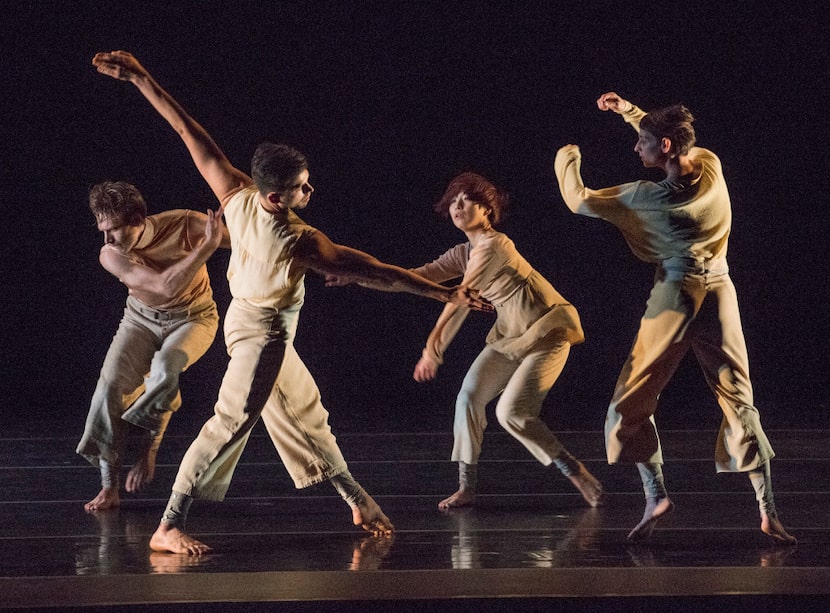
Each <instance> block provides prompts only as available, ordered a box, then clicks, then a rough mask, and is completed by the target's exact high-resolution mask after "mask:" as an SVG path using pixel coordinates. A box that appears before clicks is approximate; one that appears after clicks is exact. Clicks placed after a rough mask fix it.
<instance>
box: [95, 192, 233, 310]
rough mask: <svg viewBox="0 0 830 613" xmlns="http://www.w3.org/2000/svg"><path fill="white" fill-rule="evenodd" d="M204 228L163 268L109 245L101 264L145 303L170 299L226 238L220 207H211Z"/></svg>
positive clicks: (186, 283)
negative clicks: (140, 261)
mask: <svg viewBox="0 0 830 613" xmlns="http://www.w3.org/2000/svg"><path fill="white" fill-rule="evenodd" d="M191 215H193V213H191ZM203 228H204V230H203V236H202V237H201V238H200V240H199V242H198V243H197V244H196V246H195V247H194V249H193V250H192V251H190V252H189V253H188V254H187V255H186V256H185V257H184V258H182V259H181V260H179V261H177V262H175V263H174V264H171V265H170V266H168V267H167V268H165V269H163V270H155V269H153V268H150V267H148V266H143V265H142V264H138V263H136V262H134V261H132V260H131V259H130V258H129V257H128V256H126V255H125V254H124V253H122V252H121V251H119V250H118V249H114V248H111V247H107V246H106V245H105V246H104V247H103V248H102V249H101V254H100V256H99V260H100V262H101V266H103V267H104V268H105V269H106V270H107V271H109V272H110V273H112V274H113V275H114V276H116V277H117V278H118V279H119V280H120V281H121V282H122V283H123V284H124V285H126V286H127V287H128V288H129V290H130V292H131V293H132V294H133V295H134V296H135V297H136V298H138V299H139V300H141V301H142V302H144V303H145V304H147V305H149V306H154V305H158V304H164V303H167V302H169V301H170V300H172V299H174V298H175V297H176V296H178V295H179V294H180V293H181V292H182V290H184V288H185V287H187V285H188V284H189V283H190V282H191V281H192V280H193V277H194V275H195V274H196V272H197V271H198V270H199V268H200V267H201V266H202V265H203V264H204V263H205V262H207V260H208V258H209V257H210V256H211V255H213V252H214V251H216V249H217V248H218V247H219V246H220V245H222V243H223V242H225V241H226V240H227V231H226V230H225V224H223V223H222V208H221V207H220V208H219V209H218V210H217V211H211V210H208V212H207V216H206V217H205V221H204V225H203Z"/></svg>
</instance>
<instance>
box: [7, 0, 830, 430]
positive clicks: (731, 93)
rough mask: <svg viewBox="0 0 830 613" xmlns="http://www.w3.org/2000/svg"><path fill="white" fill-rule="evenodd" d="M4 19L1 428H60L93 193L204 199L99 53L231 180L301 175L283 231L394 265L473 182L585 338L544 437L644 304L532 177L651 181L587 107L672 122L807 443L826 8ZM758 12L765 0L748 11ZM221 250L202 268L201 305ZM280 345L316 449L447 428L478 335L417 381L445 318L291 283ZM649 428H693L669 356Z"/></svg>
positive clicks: (76, 378) (112, 324)
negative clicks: (711, 162) (290, 346)
mask: <svg viewBox="0 0 830 613" xmlns="http://www.w3.org/2000/svg"><path fill="white" fill-rule="evenodd" d="M574 4H577V3H572V2H554V1H550V2H540V3H534V2H480V3H447V6H445V4H444V3H438V2H411V3H410V2H371V3H366V2H363V3H358V2H346V1H344V2H315V3H306V2H291V3H287V2H258V3H248V2H216V3H203V2H142V3H130V2H126V3H120V2H116V3H112V2H110V3H85V2H60V3H58V2H18V3H15V5H14V7H13V8H9V7H7V8H6V9H4V15H3V25H2V26H0V28H2V32H3V39H2V45H3V48H2V50H0V51H2V58H0V62H2V64H0V68H2V75H3V85H4V87H3V89H4V92H3V94H2V96H0V100H2V102H0V104H2V107H0V108H2V109H3V113H2V117H3V121H2V132H0V134H2V135H3V138H2V142H3V145H4V146H3V148H2V149H3V153H2V156H3V160H2V173H3V175H2V176H3V180H2V188H1V189H2V192H0V197H1V198H2V210H3V216H2V221H1V222H0V223H2V225H3V234H4V237H5V240H3V241H2V269H0V279H1V280H2V289H0V291H2V296H3V298H2V303H3V307H4V308H3V311H4V321H3V323H4V325H3V326H2V327H1V328H0V329H2V338H0V360H1V362H0V363H2V369H3V376H2V377H1V378H0V381H2V383H0V424H2V425H3V427H4V428H6V430H7V431H9V429H11V430H12V431H15V432H17V431H19V432H31V433H34V434H42V435H47V434H49V433H52V432H55V431H61V432H69V433H76V434H77V435H78V436H80V433H81V430H82V428H83V421H84V417H85V415H86V411H87V406H88V402H89V398H90V396H91V394H92V391H93V388H94V386H95V380H96V378H97V374H98V369H99V368H100V364H101V362H102V360H103V357H104V354H105V352H106V350H107V347H108V344H109V341H110V339H111V337H112V335H113V333H114V331H115V329H116V326H117V323H118V320H119V318H120V315H121V312H122V310H123V303H124V298H125V296H126V292H125V290H124V288H123V286H121V285H120V284H119V283H118V282H117V281H116V280H115V279H114V278H112V277H110V276H109V275H108V274H107V273H106V272H105V271H104V270H103V269H102V268H101V267H100V266H99V264H98V262H97V253H98V249H99V246H100V244H101V237H100V235H99V234H98V232H97V230H96V228H95V224H94V220H93V218H92V215H91V214H90V213H89V210H88V208H87V203H86V193H87V190H88V188H89V186H90V185H92V184H93V183H96V182H98V181H101V180H105V179H122V180H127V181H130V182H133V183H135V184H136V185H137V186H138V187H139V189H140V190H141V191H142V192H143V193H144V195H145V197H146V199H147V202H148V205H149V207H150V209H151V212H158V211H161V210H164V209H168V208H177V207H192V208H196V209H199V210H205V209H206V208H208V207H215V206H216V204H215V202H214V199H213V197H212V195H211V193H210V191H209V190H208V188H207V186H206V184H205V183H204V182H203V181H202V179H201V177H200V176H199V175H198V173H197V172H196V170H195V169H194V167H193V166H192V163H191V161H190V158H189V156H188V154H187V152H186V149H185V148H184V146H183V144H182V143H181V141H180V140H179V138H178V137H177V136H176V135H175V134H174V133H173V132H172V130H171V129H170V128H169V126H168V125H167V124H166V123H165V122H164V121H163V120H162V119H161V118H160V117H159V116H157V114H156V113H155V111H153V110H152V108H151V107H150V105H149V104H148V103H147V102H146V101H145V100H144V98H143V97H142V96H141V95H140V94H139V93H138V91H137V90H136V89H135V87H133V86H132V85H129V84H126V83H121V82H116V81H114V80H112V79H110V78H108V77H104V76H101V75H98V74H97V73H96V72H95V70H94V69H93V67H92V66H91V63H90V60H91V58H92V56H93V55H94V54H95V52H97V51H108V50H113V49H126V50H129V51H131V52H133V53H134V54H135V55H136V56H137V57H138V58H139V60H140V61H141V62H142V63H143V64H144V65H145V66H146V67H147V68H148V69H149V70H150V72H151V73H152V74H153V75H154V76H155V77H156V78H157V80H158V81H159V82H160V83H161V84H162V85H163V86H164V87H166V89H168V91H170V92H171V93H172V94H173V96H174V97H176V98H177V99H178V100H179V102H180V103H181V104H182V105H183V106H184V107H185V108H186V109H187V110H188V111H189V112H190V113H191V114H192V115H193V116H194V117H195V118H196V119H197V120H198V121H200V122H201V123H202V124H203V125H204V126H205V127H206V128H207V130H208V131H209V132H210V133H211V134H212V135H213V137H214V138H215V140H216V141H217V142H218V143H219V145H220V146H221V147H222V148H223V150H224V151H225V153H226V154H227V155H228V157H229V158H230V159H231V161H232V162H233V163H234V164H236V165H237V166H238V167H240V168H242V169H243V170H245V171H248V167H249V159H250V155H251V152H252V151H253V149H254V147H255V146H256V144H257V143H259V142H260V141H262V140H276V141H286V142H290V143H292V144H294V145H296V146H298V147H299V148H300V149H302V150H303V151H305V152H306V153H307V154H308V155H309V157H310V159H311V181H312V183H313V184H314V186H315V188H316V193H315V195H314V197H313V198H312V201H311V204H310V206H309V208H308V209H306V211H305V212H304V213H303V214H302V216H303V218H304V219H305V220H306V221H307V222H309V223H311V224H312V225H315V226H317V227H318V228H320V229H321V230H323V231H324V232H325V233H327V234H328V235H329V236H330V237H331V238H332V239H333V240H335V241H337V242H341V243H345V244H349V245H351V246H354V247H358V248H361V249H364V250H367V251H369V252H370V253H372V254H373V255H376V256H378V257H379V258H381V259H383V260H386V261H389V262H392V263H396V264H400V265H403V266H415V265H419V264H422V263H424V262H426V261H429V260H431V259H432V258H434V257H437V256H438V255H439V254H440V253H442V252H443V251H444V250H446V249H447V248H449V247H450V246H452V245H454V244H455V243H457V242H461V241H462V240H463V238H464V237H463V236H462V235H461V234H460V233H459V232H458V231H457V230H455V229H454V228H453V227H452V226H451V225H450V224H449V223H447V222H444V221H442V220H440V219H438V218H436V216H435V215H434V214H433V213H432V212H431V205H432V203H433V202H434V201H435V200H436V199H437V198H438V197H439V196H440V195H441V192H442V190H443V187H444V186H445V185H446V183H447V181H448V180H449V179H450V178H451V177H452V176H453V175H454V174H456V173H457V172H459V171H463V170H475V171H478V172H480V173H482V174H484V175H486V176H488V177H489V178H491V179H492V180H493V181H495V182H496V183H497V184H498V185H500V186H501V187H503V188H504V189H506V190H507V191H508V192H509V193H510V194H511V202H512V209H511V211H510V215H509V217H508V218H507V220H506V221H505V222H504V224H503V226H502V228H501V229H502V230H503V231H504V232H506V233H507V234H508V235H509V236H510V237H511V238H512V239H513V240H514V241H515V242H516V244H517V246H518V248H519V250H520V251H521V252H522V253H523V254H524V255H525V257H527V259H529V260H530V261H531V263H532V264H534V266H535V267H536V268H538V269H539V270H540V271H541V272H542V273H543V274H544V275H545V276H546V277H548V278H549V279H550V280H551V281H552V282H553V283H554V285H555V286H556V287H557V288H558V289H559V290H560V291H561V292H562V293H563V294H564V295H565V296H566V297H567V298H568V299H569V300H571V301H572V302H573V303H574V304H575V305H576V306H577V308H578V309H579V310H580V313H581V315H582V318H583V324H584V326H585V330H586V333H587V336H588V340H587V342H586V343H585V344H584V345H581V346H578V347H576V348H574V350H573V352H572V354H571V359H570V361H569V363H568V365H567V367H566V369H565V372H564V373H563V375H562V377H561V378H560V380H559V382H557V384H556V385H555V387H554V389H553V391H552V392H551V395H550V396H549V398H548V400H547V403H546V412H545V416H546V419H547V420H548V422H549V423H550V424H551V425H552V426H553V427H554V428H555V429H599V428H601V425H602V420H603V417H604V412H605V406H606V403H607V401H608V398H609V396H610V393H611V391H612V387H613V384H614V380H615V378H616V376H617V373H618V370H619V368H620V366H621V365H622V362H623V360H624V358H625V356H626V354H627V351H628V348H629V345H630V343H631V340H632V338H633V335H634V333H635V331H636V327H637V324H638V319H639V316H640V314H641V311H642V309H643V306H644V303H645V300H646V298H647V295H648V290H649V288H650V286H651V275H652V270H651V269H650V267H649V266H647V265H645V264H642V263H640V262H638V261H637V260H635V258H634V256H633V255H631V253H630V252H629V250H628V248H627V247H626V246H625V244H624V242H623V240H622V238H621V237H620V235H619V233H618V232H617V231H616V230H615V229H614V228H613V227H612V226H610V225H609V224H605V223H604V222H601V221H597V220H591V219H587V218H580V217H577V216H575V215H572V214H571V213H570V212H569V211H568V210H567V209H566V207H565V205H564V203H563V202H562V200H561V198H560V196H559V193H558V190H557V187H556V184H555V178H554V176H553V171H552V161H553V156H554V154H555V152H556V149H557V148H558V147H560V146H561V145H564V144H566V143H570V142H574V143H577V144H579V145H580V146H581V147H582V150H583V155H584V177H585V180H586V183H587V184H588V185H589V186H591V187H604V186H608V185H613V184H617V183H621V182H624V181H629V180H634V179H637V178H657V177H658V176H657V175H650V174H649V171H646V170H644V169H643V168H642V167H641V166H640V164H639V160H638V158H637V156H636V155H635V154H634V152H633V146H634V142H635V139H636V135H635V133H634V131H633V130H631V128H630V127H628V126H627V125H625V124H624V123H623V122H622V120H621V119H620V118H619V117H617V116H616V115H613V114H611V113H601V112H600V111H598V110H597V109H596V106H595V100H596V98H597V97H598V96H599V95H600V94H602V93H603V92H605V91H609V90H615V91H617V92H619V93H620V94H621V95H622V96H624V97H625V98H628V99H630V100H632V101H633V102H635V103H636V104H638V105H640V106H641V107H643V108H645V109H649V108H654V107H657V106H664V105H667V104H671V103H674V102H683V103H684V104H686V105H687V106H688V107H689V108H691V110H692V111H693V113H694V114H695V116H696V118H697V123H696V127H697V132H698V142H699V143H700V144H701V145H702V146H706V147H708V148H710V149H712V150H714V151H715V152H716V153H717V154H718V155H719V156H720V157H721V159H722V161H723V164H724V170H725V173H726V178H727V182H728V184H729V187H730V191H731V195H732V204H733V209H734V229H733V234H732V238H731V242H730V253H729V262H730V266H731V269H732V275H733V279H734V281H735V284H736V286H737V288H738V294H739V299H740V301H741V308H742V314H743V320H744V327H745V333H746V337H747V343H748V346H749V353H750V362H751V366H752V375H753V381H754V384H755V391H756V402H757V405H758V406H759V408H760V409H761V411H762V414H763V419H764V423H765V424H766V425H767V426H768V427H778V426H781V427H784V426H786V427H800V426H804V427H813V426H824V427H827V425H828V423H830V419H828V411H827V391H828V385H827V370H828V369H827V352H826V345H827V337H828V327H830V326H828V282H827V277H826V274H827V273H826V262H827V259H828V249H827V235H828V229H830V228H828V226H829V225H830V224H828V210H827V206H828V197H827V187H826V185H827V179H828V165H827V152H826V149H827V147H826V144H827V141H828V136H830V130H828V126H827V121H826V113H825V106H826V105H827V100H828V99H830V98H828V89H827V82H828V53H827V35H828V27H827V26H828V19H827V17H826V15H825V11H824V9H822V8H821V7H820V3H794V4H792V5H787V6H784V3H780V4H781V5H782V6H778V7H766V8H759V5H760V4H762V3H755V2H717V3H715V2H702V3H701V2H688V3H683V4H681V3H675V2H652V3H620V2H581V3H578V4H579V7H580V8H574V6H572V5H574ZM763 4H769V3H763ZM226 263H227V254H226V253H224V254H222V253H220V254H218V255H217V256H215V257H214V258H213V259H212V260H211V262H210V264H209V265H210V270H211V274H212V279H213V285H214V289H215V294H216V298H217V301H218V302H219V305H220V311H221V312H222V313H224V311H225V308H226V307H227V304H228V301H229V294H228V290H227V283H226V281H225V278H224V269H225V265H226ZM307 290H308V293H307V301H306V305H305V307H304V308H303V314H302V318H301V325H300V331H299V335H298V339H297V343H296V344H297V346H298V349H299V352H300V355H301V356H302V357H303V358H304V360H305V361H306V363H307V364H308V366H309V368H310V369H311V371H312V373H313V374H314V375H315V377H316V379H317V381H318V383H319V385H320V388H321V390H322V393H323V398H324V401H325V403H326V405H327V406H328V408H329V410H330V411H331V413H332V423H333V425H334V427H335V431H348V430H351V431H355V430H358V431H359V430H370V431H374V430H377V431H382V430H391V431H408V430H448V429H450V427H451V422H452V417H451V415H452V406H453V400H454V396H455V393H456V391H457V389H458V386H459V384H460V381H461V377H462V376H463V373H464V372H465V370H466V368H467V366H468V365H469V363H470V362H471V360H472V359H473V358H474V356H475V355H476V353H477V351H478V350H479V349H480V347H481V346H482V344H483V340H484V335H485V333H486V331H487V329H488V328H489V323H490V320H489V318H488V316H484V315H472V316H471V317H470V318H469V319H468V322H467V324H466V325H465V328H464V329H463V330H462V332H461V334H460V335H459V337H458V338H457V339H456V341H455V343H454V344H453V345H452V347H451V349H450V351H449V353H448V361H447V364H446V365H445V366H444V367H442V369H441V370H440V372H439V378H438V380H437V381H435V382H432V383H430V384H427V385H419V384H416V383H415V382H414V381H413V380H412V378H411V372H412V368H413V366H414V364H415V362H416V360H417V359H418V357H419V355H420V351H421V348H422V345H423V342H424V340H425V338H426V336H427V334H428V333H429V330H430V329H431V326H432V324H433V322H434V319H435V318H436V317H437V315H438V313H439V312H440V310H441V305H439V304H438V303H435V302H431V301H427V300H425V299H422V298H417V297H414V296H409V295H405V294H383V293H377V292H370V291H368V290H363V289H360V288H341V289H328V288H325V287H323V283H322V281H321V279H320V278H319V277H315V276H311V275H310V276H309V277H308V278H307ZM224 365H225V354H224V344H223V341H222V340H221V335H220V336H218V337H217V340H216V342H215V344H214V346H213V348H212V349H211V350H210V352H209V353H208V354H207V355H206V356H205V358H203V359H202V360H201V361H200V362H199V363H198V364H197V365H195V366H194V367H193V368H191V370H190V371H188V372H187V373H185V374H184V375H183V378H182V389H183V394H184V400H185V404H184V407H183V409H182V411H181V412H180V414H179V415H178V416H177V417H176V419H175V420H174V423H173V430H172V431H175V430H176V427H177V424H176V422H177V421H178V423H179V424H182V422H184V421H186V422H187V423H190V424H198V423H201V422H202V421H204V419H206V418H207V417H208V416H209V415H210V413H211V411H212V403H213V400H214V397H215V394H216V390H217V388H218V386H219V383H220V379H221V376H222V373H223V371H224ZM661 402H662V405H661V410H660V412H659V413H658V421H659V422H660V423H661V425H663V426H664V427H669V426H672V427H686V426H689V427H698V426H700V427H706V428H712V430H713V431H714V430H715V428H716V426H717V423H718V421H719V409H718V407H717V404H716V403H715V401H714V399H713V398H712V397H711V395H710V394H709V393H708V390H707V389H706V388H705V386H704V383H703V381H702V377H701V375H700V373H699V371H698V368H697V365H696V364H695V363H694V361H693V360H692V359H691V358H690V359H688V360H687V361H686V362H685V363H684V365H683V366H682V368H681V370H680V371H679V372H678V374H677V376H676V378H675V379H674V381H673V382H672V384H671V385H670V387H669V388H668V389H667V390H666V392H665V393H664V395H663V398H662V400H661Z"/></svg>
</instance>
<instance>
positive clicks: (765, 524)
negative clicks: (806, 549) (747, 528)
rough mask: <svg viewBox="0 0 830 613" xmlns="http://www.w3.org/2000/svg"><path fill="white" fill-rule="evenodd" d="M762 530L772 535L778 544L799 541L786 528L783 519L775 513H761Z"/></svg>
mask: <svg viewBox="0 0 830 613" xmlns="http://www.w3.org/2000/svg"><path fill="white" fill-rule="evenodd" d="M761 531H762V532H763V533H764V534H768V535H769V536H771V537H772V538H773V539H774V540H775V544H776V545H796V544H797V543H798V541H797V540H796V538H795V537H794V536H793V535H791V534H789V533H788V532H787V531H786V530H785V529H784V526H783V525H782V524H781V521H780V520H779V519H778V518H777V517H775V516H774V515H767V514H766V513H761Z"/></svg>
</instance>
